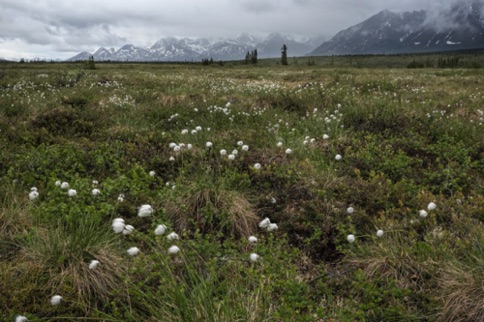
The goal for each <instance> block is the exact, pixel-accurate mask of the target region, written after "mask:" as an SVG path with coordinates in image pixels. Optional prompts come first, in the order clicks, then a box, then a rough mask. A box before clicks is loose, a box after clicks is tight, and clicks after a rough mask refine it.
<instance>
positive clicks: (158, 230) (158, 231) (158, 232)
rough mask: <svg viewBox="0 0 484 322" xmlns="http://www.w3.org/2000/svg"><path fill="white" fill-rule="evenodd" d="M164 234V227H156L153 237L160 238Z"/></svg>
mask: <svg viewBox="0 0 484 322" xmlns="http://www.w3.org/2000/svg"><path fill="white" fill-rule="evenodd" d="M165 233H166V226H165V225H158V226H156V229H155V235H157V236H161V235H164V234H165Z"/></svg>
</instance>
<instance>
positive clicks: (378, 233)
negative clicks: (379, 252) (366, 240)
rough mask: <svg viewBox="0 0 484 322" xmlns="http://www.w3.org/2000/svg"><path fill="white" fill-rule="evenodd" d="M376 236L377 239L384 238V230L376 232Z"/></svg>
mask: <svg viewBox="0 0 484 322" xmlns="http://www.w3.org/2000/svg"><path fill="white" fill-rule="evenodd" d="M376 236H377V237H382V236H383V230H381V229H378V230H377V231H376Z"/></svg>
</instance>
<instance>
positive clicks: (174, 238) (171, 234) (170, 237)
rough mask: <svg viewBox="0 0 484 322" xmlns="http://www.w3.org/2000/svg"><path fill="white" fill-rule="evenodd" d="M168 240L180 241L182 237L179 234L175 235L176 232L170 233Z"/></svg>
mask: <svg viewBox="0 0 484 322" xmlns="http://www.w3.org/2000/svg"><path fill="white" fill-rule="evenodd" d="M166 238H167V239H168V240H177V239H180V237H179V236H178V234H177V233H175V232H174V231H173V232H171V233H169V234H168V236H166Z"/></svg>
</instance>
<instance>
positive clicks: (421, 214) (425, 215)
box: [418, 209, 428, 218]
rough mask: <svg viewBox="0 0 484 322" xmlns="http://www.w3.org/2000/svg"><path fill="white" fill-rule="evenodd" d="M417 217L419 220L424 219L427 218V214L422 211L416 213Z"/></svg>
mask: <svg viewBox="0 0 484 322" xmlns="http://www.w3.org/2000/svg"><path fill="white" fill-rule="evenodd" d="M418 215H419V216H420V218H425V217H427V216H428V213H427V212H426V211H425V210H423V209H422V210H420V211H419V212H418Z"/></svg>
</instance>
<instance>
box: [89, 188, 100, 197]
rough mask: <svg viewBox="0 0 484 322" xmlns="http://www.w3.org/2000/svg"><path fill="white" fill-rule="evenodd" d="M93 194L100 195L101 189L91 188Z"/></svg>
mask: <svg viewBox="0 0 484 322" xmlns="http://www.w3.org/2000/svg"><path fill="white" fill-rule="evenodd" d="M91 193H92V195H93V196H99V195H100V194H101V190H99V189H97V188H94V189H92V190H91Z"/></svg>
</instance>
